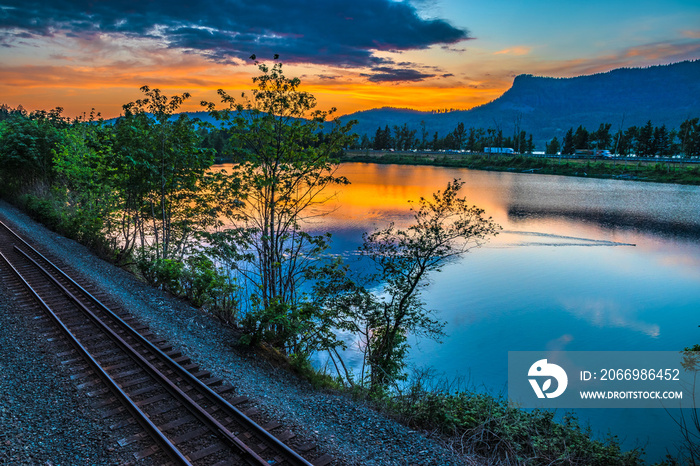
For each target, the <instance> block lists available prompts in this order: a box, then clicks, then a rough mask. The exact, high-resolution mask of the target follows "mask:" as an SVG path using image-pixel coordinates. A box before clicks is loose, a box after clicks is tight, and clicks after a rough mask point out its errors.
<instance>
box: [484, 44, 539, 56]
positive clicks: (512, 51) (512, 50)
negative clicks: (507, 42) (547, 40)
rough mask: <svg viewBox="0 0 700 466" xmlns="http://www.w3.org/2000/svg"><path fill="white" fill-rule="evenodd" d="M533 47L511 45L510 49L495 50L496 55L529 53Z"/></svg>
mask: <svg viewBox="0 0 700 466" xmlns="http://www.w3.org/2000/svg"><path fill="white" fill-rule="evenodd" d="M531 50H532V49H531V48H530V47H524V46H516V47H511V48H509V49H503V50H499V51H498V52H494V53H493V54H494V55H518V56H522V55H528V54H529V53H530V51H531Z"/></svg>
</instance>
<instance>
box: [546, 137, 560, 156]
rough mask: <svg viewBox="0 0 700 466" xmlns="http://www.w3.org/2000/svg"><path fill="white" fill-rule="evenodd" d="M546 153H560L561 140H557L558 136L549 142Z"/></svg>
mask: <svg viewBox="0 0 700 466" xmlns="http://www.w3.org/2000/svg"><path fill="white" fill-rule="evenodd" d="M545 153H546V154H548V155H556V154H558V153H559V141H558V140H557V138H556V136H555V137H553V138H552V141H551V142H550V143H549V144H547V147H546V149H545Z"/></svg>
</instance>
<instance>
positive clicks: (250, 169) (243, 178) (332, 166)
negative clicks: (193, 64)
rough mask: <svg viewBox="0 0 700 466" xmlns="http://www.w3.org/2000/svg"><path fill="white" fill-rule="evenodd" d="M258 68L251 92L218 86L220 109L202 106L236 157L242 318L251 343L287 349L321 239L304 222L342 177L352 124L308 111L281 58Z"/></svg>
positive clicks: (299, 322)
mask: <svg viewBox="0 0 700 466" xmlns="http://www.w3.org/2000/svg"><path fill="white" fill-rule="evenodd" d="M258 68H259V70H260V71H261V73H262V74H260V75H259V76H257V77H255V78H253V82H254V83H255V84H256V85H257V88H256V89H254V90H253V91H252V96H247V95H246V94H243V96H242V98H241V100H240V101H237V100H236V99H234V98H233V97H232V96H230V95H229V94H227V93H226V92H225V91H223V90H219V95H220V96H221V100H222V102H223V103H224V104H225V105H226V106H227V108H225V109H224V110H219V111H217V110H216V109H215V105H214V104H211V103H206V102H205V103H203V104H204V105H206V106H207V107H208V108H209V110H210V111H211V113H212V114H213V115H214V116H215V117H216V118H218V119H219V120H220V121H221V122H222V124H223V126H224V127H226V128H228V129H230V132H231V148H232V150H233V151H234V152H235V153H236V156H237V158H238V159H239V160H241V162H240V163H239V165H238V166H237V176H238V178H239V180H240V200H241V201H242V204H243V207H242V208H241V209H239V210H238V211H237V212H236V215H235V216H234V217H235V218H234V220H235V222H236V224H237V225H238V229H237V230H236V231H237V235H238V242H239V243H240V244H241V245H242V248H243V249H244V250H249V251H252V254H251V255H250V256H249V257H248V259H249V260H248V261H247V266H242V267H241V269H240V270H241V273H242V275H243V277H244V278H245V279H246V281H247V282H248V285H249V286H248V289H250V290H252V293H251V296H250V297H249V299H248V305H249V307H250V309H249V310H248V314H247V317H246V321H245V322H244V324H245V325H246V329H247V330H248V332H249V334H250V335H251V342H252V343H257V342H259V341H261V340H266V341H268V342H270V343H272V344H273V345H274V346H276V347H277V348H279V349H281V350H284V351H291V352H294V349H295V348H294V346H295V342H296V340H295V339H296V337H297V336H298V334H299V329H300V328H301V327H302V326H303V325H304V324H305V322H306V321H308V320H309V319H310V316H308V315H307V314H305V313H306V311H307V310H308V309H307V308H306V307H304V296H303V294H302V293H301V292H300V287H301V284H302V283H304V281H305V280H307V279H308V278H309V277H310V276H311V275H312V274H313V270H314V269H315V268H316V267H317V266H318V261H317V259H318V258H319V255H320V254H321V252H323V251H324V250H325V249H326V248H327V241H328V236H327V235H320V236H313V235H311V234H308V233H307V232H305V231H304V229H303V224H304V221H305V220H306V219H307V217H309V216H311V215H313V214H312V213H311V209H312V208H313V207H314V206H315V205H318V204H319V203H323V202H325V201H326V200H328V198H329V197H330V196H332V195H333V193H329V192H328V190H327V189H328V188H329V187H332V186H335V185H342V184H346V183H348V181H347V179H346V178H344V177H342V176H338V175H336V170H337V166H338V165H337V161H336V158H335V156H336V155H337V154H338V153H339V152H340V151H341V150H342V149H343V148H344V147H345V146H346V145H348V144H349V143H350V142H352V140H353V136H351V135H350V129H351V127H352V125H353V124H354V122H350V123H348V124H346V125H341V123H340V121H339V120H337V119H333V120H331V121H330V125H328V123H327V121H328V119H329V117H331V116H332V114H333V113H334V112H335V109H332V110H331V111H330V112H324V111H319V110H313V109H314V108H315V106H316V99H315V98H314V96H313V95H311V94H310V93H308V92H304V91H301V90H300V89H299V86H300V84H301V82H300V80H299V79H298V78H287V77H286V76H285V75H284V74H283V72H282V65H281V64H280V63H277V64H275V65H274V66H272V67H268V66H267V65H265V64H258ZM387 130H388V128H387ZM321 131H323V133H321ZM389 134H390V133H389ZM375 144H376V139H375Z"/></svg>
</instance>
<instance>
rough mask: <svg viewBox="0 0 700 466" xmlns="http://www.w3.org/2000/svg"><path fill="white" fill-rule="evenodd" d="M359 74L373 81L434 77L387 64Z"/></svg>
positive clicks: (397, 80)
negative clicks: (367, 72)
mask: <svg viewBox="0 0 700 466" xmlns="http://www.w3.org/2000/svg"><path fill="white" fill-rule="evenodd" d="M361 76H364V77H366V78H368V79H369V80H370V81H372V82H374V83H383V82H405V81H413V82H415V81H423V80H424V79H428V78H433V77H435V75H434V74H429V73H423V72H421V71H418V70H414V69H410V68H391V67H388V66H380V67H375V68H372V73H371V74H362V75H361Z"/></svg>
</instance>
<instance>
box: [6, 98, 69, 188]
mask: <svg viewBox="0 0 700 466" xmlns="http://www.w3.org/2000/svg"><path fill="white" fill-rule="evenodd" d="M62 111H63V109H61V108H56V109H55V110H51V111H50V112H46V111H38V112H34V113H32V114H31V115H29V116H27V115H26V114H25V113H23V112H14V113H11V114H10V115H9V117H8V118H7V119H5V120H3V121H2V123H0V166H1V168H2V171H1V172H0V177H1V178H2V183H3V186H2V189H3V190H4V191H11V192H12V194H19V193H20V192H23V191H28V190H33V189H41V188H40V186H39V185H44V187H46V186H48V185H50V184H51V181H52V179H53V177H54V175H55V173H54V165H53V155H54V153H55V152H56V151H57V150H60V148H61V147H62V145H63V143H64V140H63V136H64V133H63V132H62V129H64V128H65V127H66V126H67V122H66V121H65V119H64V118H63V117H61V112H62Z"/></svg>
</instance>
